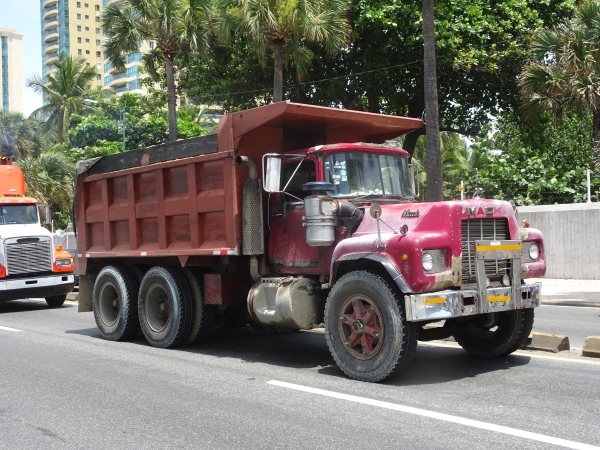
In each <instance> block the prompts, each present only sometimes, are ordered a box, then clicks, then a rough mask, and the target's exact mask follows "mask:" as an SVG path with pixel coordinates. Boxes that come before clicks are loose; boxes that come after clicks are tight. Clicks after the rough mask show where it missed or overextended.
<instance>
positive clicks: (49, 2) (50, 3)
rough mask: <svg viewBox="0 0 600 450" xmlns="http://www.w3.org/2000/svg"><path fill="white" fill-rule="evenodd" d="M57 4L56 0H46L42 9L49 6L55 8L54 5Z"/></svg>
mask: <svg viewBox="0 0 600 450" xmlns="http://www.w3.org/2000/svg"><path fill="white" fill-rule="evenodd" d="M57 5H58V0H46V1H45V2H44V5H43V6H44V9H49V8H56V6H57Z"/></svg>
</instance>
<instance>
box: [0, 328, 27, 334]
mask: <svg viewBox="0 0 600 450" xmlns="http://www.w3.org/2000/svg"><path fill="white" fill-rule="evenodd" d="M0 330H3V331H14V332H16V333H18V332H19V331H23V330H17V329H16V328H9V327H0Z"/></svg>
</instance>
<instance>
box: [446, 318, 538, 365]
mask: <svg viewBox="0 0 600 450" xmlns="http://www.w3.org/2000/svg"><path fill="white" fill-rule="evenodd" d="M495 314H496V317H495V320H494V321H493V322H492V323H485V322H482V321H474V322H467V323H464V324H462V325H461V328H459V329H458V330H457V331H455V332H454V333H453V336H454V339H455V340H456V342H458V344H459V345H460V346H461V347H462V348H464V349H465V350H466V351H468V352H469V353H472V354H474V355H477V356H489V357H494V356H506V355H509V354H511V353H513V352H514V351H516V350H518V349H519V348H521V347H522V346H523V344H525V341H526V340H527V338H528V337H529V334H530V333H531V329H532V328H533V316H534V312H533V309H531V308H528V309H519V310H516V311H505V312H501V313H495Z"/></svg>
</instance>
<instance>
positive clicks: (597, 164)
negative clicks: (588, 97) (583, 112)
mask: <svg viewBox="0 0 600 450" xmlns="http://www.w3.org/2000/svg"><path fill="white" fill-rule="evenodd" d="M592 122H593V125H594V130H593V132H594V153H593V156H592V162H593V164H594V168H595V169H596V170H600V109H594V110H593V111H592Z"/></svg>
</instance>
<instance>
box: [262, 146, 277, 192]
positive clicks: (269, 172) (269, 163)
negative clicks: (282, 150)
mask: <svg viewBox="0 0 600 450" xmlns="http://www.w3.org/2000/svg"><path fill="white" fill-rule="evenodd" d="M265 158H266V169H265ZM280 183H281V156H280V155H276V154H272V153H271V154H267V155H264V156H263V186H264V189H265V191H267V192H280V191H281V189H280V188H279V186H280Z"/></svg>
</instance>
